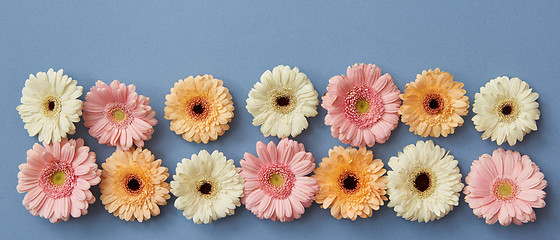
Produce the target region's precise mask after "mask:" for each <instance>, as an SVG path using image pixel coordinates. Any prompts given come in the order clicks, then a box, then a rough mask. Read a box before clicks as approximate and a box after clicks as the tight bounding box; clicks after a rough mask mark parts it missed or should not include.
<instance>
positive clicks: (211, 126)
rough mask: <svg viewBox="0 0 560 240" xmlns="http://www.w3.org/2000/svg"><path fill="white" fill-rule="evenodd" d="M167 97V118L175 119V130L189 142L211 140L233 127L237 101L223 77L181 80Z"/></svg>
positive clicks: (198, 77) (208, 76) (206, 141)
mask: <svg viewBox="0 0 560 240" xmlns="http://www.w3.org/2000/svg"><path fill="white" fill-rule="evenodd" d="M165 99H166V101H165V105H166V106H165V109H164V110H165V118H166V119H168V120H171V127H170V129H171V131H174V132H175V133H177V134H181V135H183V138H184V139H185V140H187V141H189V142H192V141H195V142H196V143H200V142H203V143H208V141H214V140H216V139H218V136H221V135H223V134H224V132H225V131H226V130H228V129H229V125H228V123H229V122H231V119H232V118H233V109H234V108H233V101H232V100H231V95H230V94H229V90H228V89H227V88H226V87H224V86H223V82H222V80H220V79H215V78H213V77H212V75H204V76H201V75H198V76H197V77H192V76H189V77H187V78H185V80H179V81H178V82H176V83H175V86H174V87H173V88H172V89H171V93H170V94H167V95H166V96H165Z"/></svg>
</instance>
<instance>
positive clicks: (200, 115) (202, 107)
mask: <svg viewBox="0 0 560 240" xmlns="http://www.w3.org/2000/svg"><path fill="white" fill-rule="evenodd" d="M187 113H188V115H189V116H191V117H192V118H194V119H197V120H203V119H206V117H207V116H208V115H209V114H210V105H209V104H208V101H206V99H204V98H202V97H197V98H194V99H192V100H190V101H189V102H188V103H187Z"/></svg>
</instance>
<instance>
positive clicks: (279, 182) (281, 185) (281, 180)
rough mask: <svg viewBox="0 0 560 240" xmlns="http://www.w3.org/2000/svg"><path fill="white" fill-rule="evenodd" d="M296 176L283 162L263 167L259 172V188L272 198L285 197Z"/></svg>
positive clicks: (289, 191)
mask: <svg viewBox="0 0 560 240" xmlns="http://www.w3.org/2000/svg"><path fill="white" fill-rule="evenodd" d="M295 180H296V176H295V175H294V173H292V171H291V170H290V169H289V168H288V167H287V166H285V165H283V164H273V165H269V166H266V167H263V168H262V169H261V171H260V172H259V176H258V181H259V184H260V188H261V189H262V190H263V191H264V192H265V193H267V194H268V195H271V196H272V197H274V198H279V199H285V198H287V197H289V196H290V194H291V193H292V189H293V188H294V183H295Z"/></svg>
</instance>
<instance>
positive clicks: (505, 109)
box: [502, 105, 513, 115]
mask: <svg viewBox="0 0 560 240" xmlns="http://www.w3.org/2000/svg"><path fill="white" fill-rule="evenodd" d="M512 112H513V108H512V107H511V106H510V105H505V106H503V107H502V114H504V115H510V114H511V113H512Z"/></svg>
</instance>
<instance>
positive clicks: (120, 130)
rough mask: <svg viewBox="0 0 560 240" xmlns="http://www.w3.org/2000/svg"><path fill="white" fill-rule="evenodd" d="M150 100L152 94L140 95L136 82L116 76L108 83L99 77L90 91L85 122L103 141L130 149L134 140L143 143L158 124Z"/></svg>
mask: <svg viewBox="0 0 560 240" xmlns="http://www.w3.org/2000/svg"><path fill="white" fill-rule="evenodd" d="M149 103H150V98H147V97H144V96H142V95H138V94H137V93H136V87H135V86H134V85H133V84H130V85H128V86H126V85H125V84H124V83H120V82H119V81H117V80H115V81H113V82H112V83H111V85H110V86H107V84H105V83H104V82H102V81H97V83H95V86H94V87H92V88H91V91H90V92H88V93H87V94H86V101H85V102H84V125H85V126H86V127H88V128H89V134H91V136H93V137H95V138H97V140H99V143H100V144H107V145H109V146H117V149H120V150H128V149H129V148H131V147H132V144H136V146H137V147H143V146H144V141H145V140H149V139H150V138H152V133H153V132H154V128H153V126H155V125H156V124H157V120H156V119H155V118H154V116H155V115H156V112H154V111H153V110H152V107H150V106H149V105H148V104H149Z"/></svg>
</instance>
